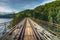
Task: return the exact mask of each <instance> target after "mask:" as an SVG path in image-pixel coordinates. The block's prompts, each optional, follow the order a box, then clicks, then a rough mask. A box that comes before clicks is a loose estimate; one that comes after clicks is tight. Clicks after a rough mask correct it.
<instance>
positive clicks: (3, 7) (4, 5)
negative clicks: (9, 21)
mask: <svg viewBox="0 0 60 40" xmlns="http://www.w3.org/2000/svg"><path fill="white" fill-rule="evenodd" d="M52 1H54V0H0V12H13V11H14V12H19V11H23V10H26V9H34V8H35V7H37V6H39V5H44V4H45V3H49V2H52Z"/></svg>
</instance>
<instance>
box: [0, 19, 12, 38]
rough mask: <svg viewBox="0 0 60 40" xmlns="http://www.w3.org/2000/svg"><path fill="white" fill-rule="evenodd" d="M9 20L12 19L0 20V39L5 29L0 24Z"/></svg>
mask: <svg viewBox="0 0 60 40" xmlns="http://www.w3.org/2000/svg"><path fill="white" fill-rule="evenodd" d="M11 20H12V19H6V18H0V37H1V36H2V33H3V31H4V29H5V25H3V24H2V23H5V22H9V21H11ZM6 26H7V25H6Z"/></svg>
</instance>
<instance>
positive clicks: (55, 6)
mask: <svg viewBox="0 0 60 40" xmlns="http://www.w3.org/2000/svg"><path fill="white" fill-rule="evenodd" d="M25 17H32V18H36V19H39V20H44V21H49V22H53V23H58V24H60V1H54V2H51V3H48V4H45V5H41V6H38V7H36V8H35V9H33V10H29V9H28V10H24V11H22V12H19V13H17V14H16V16H15V18H14V19H13V21H12V23H11V25H12V26H14V25H15V24H17V23H18V22H19V21H20V20H21V19H22V18H25Z"/></svg>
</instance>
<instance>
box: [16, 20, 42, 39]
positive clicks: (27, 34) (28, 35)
mask: <svg viewBox="0 0 60 40" xmlns="http://www.w3.org/2000/svg"><path fill="white" fill-rule="evenodd" d="M19 34H20V35H18V36H16V37H17V38H16V39H15V40H42V39H41V37H40V36H39V34H38V33H37V31H36V30H35V29H34V28H33V26H32V25H31V24H30V22H29V20H28V19H27V20H26V22H25V24H24V26H23V28H22V30H21V32H20V33H19Z"/></svg>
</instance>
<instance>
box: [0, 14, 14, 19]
mask: <svg viewBox="0 0 60 40" xmlns="http://www.w3.org/2000/svg"><path fill="white" fill-rule="evenodd" d="M13 17H14V14H4V15H3V14H0V18H13Z"/></svg>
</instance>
